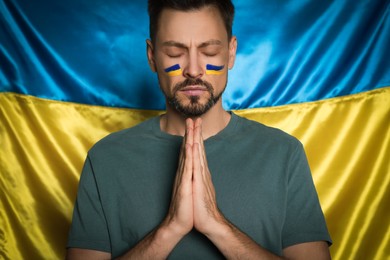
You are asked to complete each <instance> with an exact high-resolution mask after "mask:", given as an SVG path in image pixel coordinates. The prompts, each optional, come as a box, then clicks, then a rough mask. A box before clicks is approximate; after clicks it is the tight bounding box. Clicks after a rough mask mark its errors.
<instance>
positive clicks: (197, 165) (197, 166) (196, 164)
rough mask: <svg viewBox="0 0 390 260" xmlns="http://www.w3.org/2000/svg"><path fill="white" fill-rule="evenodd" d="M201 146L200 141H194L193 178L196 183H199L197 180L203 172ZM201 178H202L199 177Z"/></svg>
mask: <svg viewBox="0 0 390 260" xmlns="http://www.w3.org/2000/svg"><path fill="white" fill-rule="evenodd" d="M199 148H200V146H199V144H198V143H194V145H193V147H192V152H193V156H192V158H193V161H192V163H193V166H192V167H193V179H194V181H195V183H197V180H198V178H199V176H200V174H201V162H200V149H199ZM199 180H200V179H199Z"/></svg>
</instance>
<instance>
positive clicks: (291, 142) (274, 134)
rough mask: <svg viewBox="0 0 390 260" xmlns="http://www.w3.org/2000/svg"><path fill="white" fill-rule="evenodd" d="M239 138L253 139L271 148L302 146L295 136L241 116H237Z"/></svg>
mask: <svg viewBox="0 0 390 260" xmlns="http://www.w3.org/2000/svg"><path fill="white" fill-rule="evenodd" d="M236 117H237V131H236V133H237V136H238V137H239V138H245V139H248V138H249V139H252V140H253V141H254V142H256V143H258V144H259V145H260V144H261V145H270V146H284V147H285V146H292V147H297V146H302V144H301V142H300V141H299V140H298V139H297V138H296V137H294V136H292V135H290V134H288V133H286V132H284V131H283V130H281V129H278V128H275V127H270V126H267V125H264V124H262V123H260V122H257V121H253V120H250V119H247V118H244V117H241V116H237V115H236Z"/></svg>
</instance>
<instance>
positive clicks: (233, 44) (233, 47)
mask: <svg viewBox="0 0 390 260" xmlns="http://www.w3.org/2000/svg"><path fill="white" fill-rule="evenodd" d="M236 52H237V38H236V36H232V38H231V39H230V42H229V63H228V67H229V69H232V68H233V66H234V62H235V60H236Z"/></svg>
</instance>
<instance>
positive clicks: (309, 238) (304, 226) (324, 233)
mask: <svg viewBox="0 0 390 260" xmlns="http://www.w3.org/2000/svg"><path fill="white" fill-rule="evenodd" d="M298 144H299V145H297V147H296V149H295V152H294V153H293V154H292V156H291V157H290V161H289V164H288V172H289V175H288V193H287V196H288V197H287V211H286V219H285V222H284V226H283V236H282V237H283V241H282V243H283V248H286V247H288V246H291V245H295V244H299V243H305V242H313V241H327V242H328V244H331V243H332V241H331V238H330V236H329V233H328V230H327V227H326V222H325V218H324V214H323V212H322V209H321V206H320V203H319V199H318V195H317V191H316V189H315V187H314V183H313V179H312V176H311V172H310V168H309V165H308V162H307V159H306V155H305V152H304V149H303V146H302V144H301V143H298Z"/></svg>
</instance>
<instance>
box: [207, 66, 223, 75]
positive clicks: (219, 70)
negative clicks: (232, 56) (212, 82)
mask: <svg viewBox="0 0 390 260" xmlns="http://www.w3.org/2000/svg"><path fill="white" fill-rule="evenodd" d="M224 67H225V66H224V65H222V66H216V65H211V64H207V65H206V74H207V75H221V74H223V73H224V70H223V69H224Z"/></svg>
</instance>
